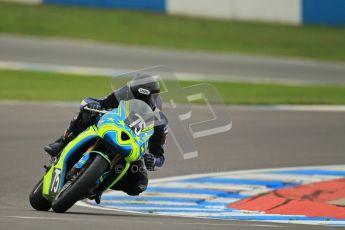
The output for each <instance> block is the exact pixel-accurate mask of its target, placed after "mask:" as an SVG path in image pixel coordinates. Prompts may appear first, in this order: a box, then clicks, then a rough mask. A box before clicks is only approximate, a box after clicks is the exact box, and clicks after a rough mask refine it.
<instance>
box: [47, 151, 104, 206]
mask: <svg viewBox="0 0 345 230" xmlns="http://www.w3.org/2000/svg"><path fill="white" fill-rule="evenodd" d="M85 167H86V168H85V170H83V171H81V172H80V174H79V175H78V177H77V178H76V180H75V181H73V180H71V181H68V182H67V183H66V185H65V186H64V188H62V190H61V191H60V192H59V193H58V194H57V196H56V197H55V199H54V200H53V203H52V209H53V210H54V212H58V213H62V212H66V211H67V210H68V209H69V208H70V207H72V206H73V205H74V204H75V203H76V202H77V201H78V200H80V199H81V198H83V197H84V196H85V195H87V193H88V191H89V190H90V189H91V188H93V187H94V186H95V184H96V181H97V179H98V178H100V177H101V176H102V175H103V173H104V172H105V170H106V169H107V168H108V162H107V161H106V160H105V159H103V157H101V156H99V155H96V157H95V159H94V160H93V161H92V162H91V164H89V165H88V166H85Z"/></svg>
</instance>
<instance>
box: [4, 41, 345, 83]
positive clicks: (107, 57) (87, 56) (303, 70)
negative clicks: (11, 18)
mask: <svg viewBox="0 0 345 230" xmlns="http://www.w3.org/2000/svg"><path fill="white" fill-rule="evenodd" d="M0 61H13V62H31V63H42V64H55V65H71V66H81V67H101V68H114V69H121V70H122V69H128V70H134V69H142V68H146V67H150V66H156V65H165V66H168V67H170V68H171V69H172V70H173V71H176V72H185V73H201V74H210V75H217V77H218V78H221V79H225V80H226V79H231V80H236V81H274V82H287V83H331V84H345V66H344V65H343V64H342V63H339V64H334V63H325V62H319V61H310V60H309V61H308V60H298V59H289V58H278V57H259V56H256V57H252V56H245V55H227V54H219V53H218V54H210V53H202V52H181V51H171V50H161V49H149V48H141V47H135V46H117V45H110V44H102V43H95V42H85V41H79V40H63V39H54V38H35V37H19V36H13V35H1V36H0Z"/></svg>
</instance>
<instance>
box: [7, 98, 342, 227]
mask: <svg viewBox="0 0 345 230" xmlns="http://www.w3.org/2000/svg"><path fill="white" fill-rule="evenodd" d="M76 110H77V108H76V107H75V106H56V105H47V104H39V103H38V104H22V103H19V104H6V103H4V102H2V103H1V104H0V117H1V119H0V127H1V129H0V149H1V150H0V151H1V161H0V169H1V172H0V183H1V186H0V229H1V230H2V229H11V230H13V229H14V230H18V229H45V230H46V229H51V230H55V229H59V230H61V229H83V230H91V229H109V228H112V229H115V228H116V229H141V230H148V229H169V230H172V229H177V228H178V229H180V230H182V229H198V230H202V229H255V230H259V229H279V228H283V229H301V230H302V229H328V228H330V227H325V226H308V225H293V224H275V223H264V222H250V221H231V220H226V221H225V220H209V219H193V218H181V217H164V216H155V215H141V214H129V213H122V212H116V211H104V210H96V209H89V208H84V207H73V208H72V209H70V210H69V212H68V213H66V214H55V213H52V212H38V211H34V210H33V209H32V208H31V207H30V205H29V202H28V194H29V192H30V191H31V189H32V187H33V186H34V184H35V183H36V182H37V181H38V180H39V178H40V177H41V175H42V173H43V168H42V165H43V164H44V163H46V162H47V160H48V157H47V156H46V155H44V153H43V151H42V147H43V146H44V145H45V144H47V143H49V142H50V141H52V140H53V139H54V138H55V137H58V136H59V135H61V133H62V132H63V130H64V129H65V127H66V125H67V123H68V121H69V119H70V118H71V117H72V116H73V114H74V112H75V111H76ZM203 113H204V111H203V109H202V108H200V109H199V113H195V114H203ZM230 114H231V119H232V122H233V127H232V129H231V130H230V131H229V132H227V133H223V134H217V135H214V136H210V137H205V138H200V139H199V140H196V146H197V148H198V150H199V157H198V158H194V159H189V160H184V159H183V157H182V156H181V155H180V153H179V152H178V149H177V147H176V146H175V145H174V143H173V141H172V140H171V138H169V139H168V141H167V143H168V144H167V153H166V156H167V162H166V166H165V167H164V168H163V169H162V170H160V171H157V172H153V173H150V177H151V178H163V177H168V176H177V175H188V174H194V173H209V172H218V171H233V170H242V169H257V168H272V167H289V166H308V165H332V164H341V163H344V149H345V142H344V140H345V123H344V115H345V114H344V112H307V111H304V112H303V111H272V110H252V109H238V108H237V109H230Z"/></svg>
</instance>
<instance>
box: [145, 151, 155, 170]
mask: <svg viewBox="0 0 345 230" xmlns="http://www.w3.org/2000/svg"><path fill="white" fill-rule="evenodd" d="M144 162H145V166H146V168H147V170H149V171H154V170H155V163H156V158H155V156H154V155H153V154H152V153H146V154H145V155H144Z"/></svg>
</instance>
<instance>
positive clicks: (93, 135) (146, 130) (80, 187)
mask: <svg viewBox="0 0 345 230" xmlns="http://www.w3.org/2000/svg"><path fill="white" fill-rule="evenodd" d="M85 109H87V110H89V111H91V112H93V113H96V114H97V120H98V121H97V122H96V124H95V125H92V126H90V127H89V128H87V129H86V130H85V131H84V132H82V133H81V134H79V135H78V136H77V137H76V138H75V139H74V140H73V141H71V142H70V143H69V144H68V145H67V146H66V147H65V148H64V149H63V150H62V152H61V154H60V156H59V158H54V159H53V160H52V161H51V163H50V165H49V166H46V167H45V168H46V172H45V174H44V176H43V178H42V179H41V180H40V181H39V182H38V183H37V185H36V186H35V187H34V188H33V190H32V192H31V193H30V196H29V200H30V204H31V206H32V207H33V208H34V209H36V210H40V211H48V210H50V209H51V208H52V209H53V210H54V212H58V213H62V212H66V211H67V210H68V209H69V208H71V207H72V206H73V205H74V204H75V203H76V202H77V201H79V200H82V199H86V198H88V199H95V200H96V198H97V197H100V196H101V194H102V193H103V192H104V191H105V190H107V189H109V188H111V187H113V186H114V185H115V184H116V183H117V182H118V181H119V180H121V178H123V176H124V175H125V174H126V173H127V171H128V169H129V167H130V163H131V162H134V161H137V160H140V159H141V158H142V157H143V156H144V154H145V152H146V151H147V148H148V140H149V138H150V137H151V136H152V134H153V132H154V131H153V127H154V119H155V115H154V112H153V111H152V109H151V108H150V107H149V106H148V105H147V104H146V103H145V102H143V101H140V100H136V99H132V100H129V101H120V103H119V106H118V108H116V109H113V110H111V111H104V110H94V109H90V108H85Z"/></svg>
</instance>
